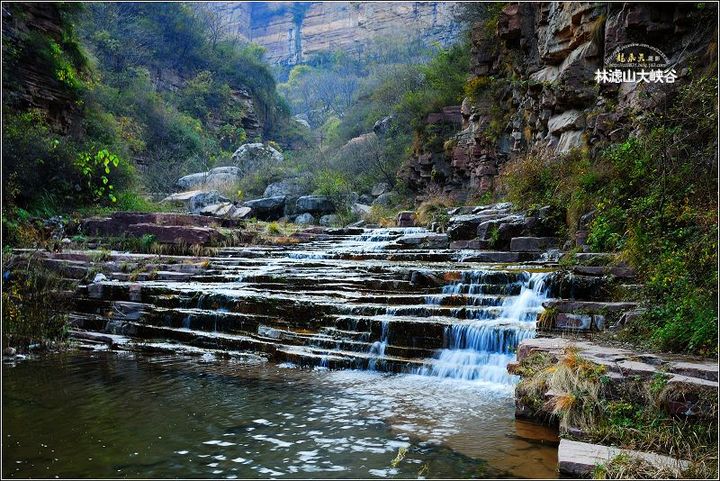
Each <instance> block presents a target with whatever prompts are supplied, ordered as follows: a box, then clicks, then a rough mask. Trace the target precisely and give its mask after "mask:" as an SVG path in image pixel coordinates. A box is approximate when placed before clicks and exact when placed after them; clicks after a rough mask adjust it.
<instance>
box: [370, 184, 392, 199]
mask: <svg viewBox="0 0 720 481" xmlns="http://www.w3.org/2000/svg"><path fill="white" fill-rule="evenodd" d="M386 192H390V186H389V185H388V184H387V182H380V183H379V184H376V185H375V187H373V188H372V191H371V192H370V193H371V194H372V195H373V197H378V196H380V195H383V194H384V193H386Z"/></svg>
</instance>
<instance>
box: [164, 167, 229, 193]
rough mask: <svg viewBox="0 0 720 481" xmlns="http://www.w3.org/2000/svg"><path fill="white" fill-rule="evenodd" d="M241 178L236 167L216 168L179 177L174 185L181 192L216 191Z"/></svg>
mask: <svg viewBox="0 0 720 481" xmlns="http://www.w3.org/2000/svg"><path fill="white" fill-rule="evenodd" d="M240 177H241V172H240V169H238V168H237V167H232V166H230V167H216V168H214V169H210V170H209V171H207V172H197V173H195V174H189V175H186V176H184V177H180V178H179V179H178V181H177V183H176V185H177V186H178V187H179V188H180V189H183V190H188V189H196V188H198V187H203V188H204V189H206V190H207V189H218V188H222V187H226V186H231V185H233V184H235V183H236V182H238V181H239V180H240Z"/></svg>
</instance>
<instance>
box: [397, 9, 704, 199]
mask: <svg viewBox="0 0 720 481" xmlns="http://www.w3.org/2000/svg"><path fill="white" fill-rule="evenodd" d="M716 21H717V11H716V10H714V9H713V8H712V7H710V8H706V9H704V10H698V9H697V7H696V6H695V5H694V4H648V3H642V4H640V3H637V4H631V3H618V4H602V5H601V4H598V3H588V2H586V3H571V2H548V3H520V4H518V3H511V4H508V5H507V6H506V7H505V8H504V9H503V10H502V12H501V13H500V16H499V18H497V27H496V28H495V29H494V30H493V31H488V30H487V28H485V27H484V26H480V25H477V26H476V27H474V29H473V39H472V41H473V61H472V75H473V77H472V78H471V80H470V84H471V85H473V86H474V88H473V89H471V90H473V91H474V95H473V96H471V97H467V98H465V99H464V100H463V102H462V106H461V114H462V126H461V129H462V130H461V131H460V132H459V133H458V134H456V135H454V136H452V137H450V138H449V139H448V140H449V141H448V142H445V144H444V148H443V147H438V145H437V143H435V144H434V145H423V144H422V142H419V143H418V145H420V147H419V148H418V149H417V150H416V153H415V155H414V157H413V158H412V159H411V160H410V162H408V163H407V164H406V165H405V167H404V169H403V171H402V173H401V175H402V176H403V177H405V178H406V179H407V181H408V182H409V184H410V185H411V187H413V188H414V190H416V191H417V192H418V193H419V194H420V198H422V197H423V196H424V195H425V193H427V192H434V193H438V192H444V193H446V194H448V195H451V196H454V197H456V198H459V199H464V198H466V197H467V196H473V195H481V194H483V193H485V192H488V191H491V190H493V189H494V188H495V187H496V177H497V175H498V173H499V172H500V171H501V170H502V167H503V164H505V163H506V162H508V161H511V160H512V159H513V158H516V157H518V156H522V155H527V154H528V153H532V154H535V155H549V156H552V155H558V154H562V153H565V152H567V151H569V150H571V149H573V148H581V149H588V150H589V152H591V153H592V152H594V150H595V149H597V148H599V146H601V145H603V144H606V142H605V141H613V142H614V141H621V140H623V139H624V138H626V137H627V135H628V134H629V133H630V132H632V130H633V129H634V128H635V126H634V125H633V119H634V118H636V117H637V116H640V115H643V114H644V113H646V112H648V111H650V110H652V109H653V108H655V107H656V106H657V105H659V104H660V103H661V102H663V100H664V99H665V97H666V95H668V93H669V92H671V91H672V86H670V85H668V84H665V83H627V82H626V83H619V84H618V83H615V84H602V85H600V84H598V83H597V82H596V81H595V71H596V70H597V69H602V68H603V67H604V59H606V58H607V56H608V55H610V54H611V53H612V52H613V51H614V49H615V48H616V47H618V46H623V45H628V44H632V43H643V44H648V45H651V46H653V47H656V48H658V49H660V50H661V51H662V52H663V53H664V54H665V55H666V56H667V58H668V61H669V62H668V63H669V65H670V66H671V67H672V68H673V69H675V71H676V72H677V75H678V78H677V80H676V83H677V84H682V83H683V82H686V81H687V80H688V78H689V76H690V73H691V71H692V68H693V67H697V68H703V67H704V66H707V64H708V63H711V62H712V60H713V59H714V53H712V54H710V56H711V57H712V58H710V60H709V61H708V60H707V54H708V52H712V47H710V48H709V44H710V43H712V42H716V40H712V39H713V38H716V36H717V31H716V27H715V23H716ZM713 32H715V33H713ZM427 122H428V124H436V123H445V124H448V119H444V118H443V116H438V115H435V116H433V115H431V116H429V117H428V119H427Z"/></svg>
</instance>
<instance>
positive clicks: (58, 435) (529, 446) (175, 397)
mask: <svg viewBox="0 0 720 481" xmlns="http://www.w3.org/2000/svg"><path fill="white" fill-rule="evenodd" d="M2 372H3V392H2V399H3V411H2V418H3V426H2V437H3V442H2V450H3V459H4V462H3V473H2V474H3V477H25V478H27V477H43V478H53V477H61V478H63V477H78V478H82V477H128V478H168V477H181V478H183V477H188V478H189V477H203V478H261V477H262V478H268V477H273V478H274V477H277V478H282V477H289V478H308V477H312V478H359V477H364V478H367V477H379V478H418V477H420V478H423V477H424V478H466V477H485V478H492V477H536V478H548V477H556V472H555V468H556V464H557V459H556V447H555V444H554V441H553V439H554V435H553V433H552V432H550V431H548V430H546V429H544V428H542V427H539V426H535V425H531V424H527V423H522V422H519V421H516V420H515V419H514V416H513V412H514V408H513V397H512V388H510V387H507V386H501V385H497V384H489V383H481V382H465V381H457V380H451V379H440V378H434V377H426V376H417V375H391V374H381V373H376V372H364V371H328V370H305V369H299V368H295V367H293V366H289V365H277V364H272V363H259V362H244V361H243V362H238V361H228V360H217V359H214V358H212V357H204V358H183V357H177V356H174V357H172V356H140V355H136V354H132V353H113V352H99V353H86V352H76V353H64V354H57V355H48V356H43V357H39V358H36V359H26V360H22V361H18V362H13V363H7V362H5V363H3V367H2Z"/></svg>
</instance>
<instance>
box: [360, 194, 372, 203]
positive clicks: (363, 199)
mask: <svg viewBox="0 0 720 481" xmlns="http://www.w3.org/2000/svg"><path fill="white" fill-rule="evenodd" d="M373 200H375V199H374V198H373V196H371V195H368V194H363V195H361V196H360V197H359V198H358V200H357V202H358V203H359V204H365V205H370V204H372V203H373Z"/></svg>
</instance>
